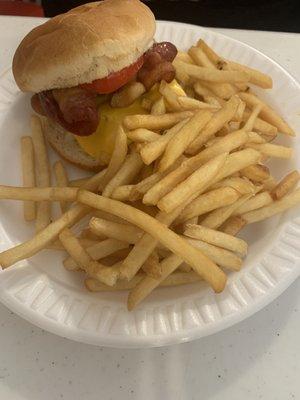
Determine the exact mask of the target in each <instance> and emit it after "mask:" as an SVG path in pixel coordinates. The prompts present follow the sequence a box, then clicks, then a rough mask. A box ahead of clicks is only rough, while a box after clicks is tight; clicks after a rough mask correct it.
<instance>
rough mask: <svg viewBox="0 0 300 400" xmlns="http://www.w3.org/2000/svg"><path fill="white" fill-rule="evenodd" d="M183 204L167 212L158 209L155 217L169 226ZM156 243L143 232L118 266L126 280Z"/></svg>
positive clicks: (138, 267)
mask: <svg viewBox="0 0 300 400" xmlns="http://www.w3.org/2000/svg"><path fill="white" fill-rule="evenodd" d="M184 206H185V205H184ZM184 206H182V207H178V209H176V210H174V211H173V212H172V213H169V214H166V213H164V212H162V211H159V212H158V214H157V215H156V217H155V218H156V220H157V221H159V222H160V223H162V224H164V225H166V226H169V225H171V224H172V222H173V221H175V219H176V218H177V217H178V216H179V214H180V213H181V211H182V210H183V209H184ZM157 245H158V240H157V239H155V238H153V237H152V236H151V235H149V234H148V233H145V234H144V235H143V236H142V237H141V239H140V240H139V241H138V242H137V243H136V244H135V246H134V247H133V249H132V250H131V252H130V253H129V255H128V256H127V257H126V258H125V260H124V261H123V266H122V267H121V268H120V273H121V276H122V277H124V278H126V279H127V280H130V279H132V277H133V276H134V275H135V274H136V273H137V272H138V271H139V269H140V268H141V267H142V265H143V264H144V263H145V262H146V260H147V258H148V257H149V256H150V255H151V254H152V252H153V251H154V249H155V248H156V246H157Z"/></svg>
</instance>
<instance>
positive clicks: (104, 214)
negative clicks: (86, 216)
mask: <svg viewBox="0 0 300 400" xmlns="http://www.w3.org/2000/svg"><path fill="white" fill-rule="evenodd" d="M91 214H92V216H93V217H96V218H100V219H105V220H106V221H111V222H115V223H117V224H123V225H128V222H127V221H125V219H122V218H119V217H117V216H116V215H113V214H111V213H108V212H105V211H102V210H92V212H91ZM98 236H100V234H99V235H98Z"/></svg>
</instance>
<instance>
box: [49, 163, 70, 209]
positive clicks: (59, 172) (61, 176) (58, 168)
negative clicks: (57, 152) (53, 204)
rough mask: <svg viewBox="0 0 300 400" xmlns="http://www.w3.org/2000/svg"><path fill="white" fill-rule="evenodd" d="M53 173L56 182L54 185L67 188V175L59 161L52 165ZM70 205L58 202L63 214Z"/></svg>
mask: <svg viewBox="0 0 300 400" xmlns="http://www.w3.org/2000/svg"><path fill="white" fill-rule="evenodd" d="M53 172H54V176H55V180H56V184H57V186H59V187H67V186H69V179H68V175H67V171H66V169H65V167H64V165H63V163H62V162H61V161H56V163H55V164H54V165H53ZM69 206H70V203H66V202H65V201H61V202H60V208H61V212H62V213H64V212H66V211H67V210H68V208H69Z"/></svg>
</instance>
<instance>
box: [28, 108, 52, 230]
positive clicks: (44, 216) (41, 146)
mask: <svg viewBox="0 0 300 400" xmlns="http://www.w3.org/2000/svg"><path fill="white" fill-rule="evenodd" d="M31 130H32V133H31V134H32V141H33V147H34V157H35V167H36V180H37V185H38V186H39V187H48V186H50V185H51V175H50V166H49V159H48V154H47V149H46V144H45V138H44V135H43V132H42V127H41V122H40V119H39V118H38V117H37V116H35V115H33V116H32V117H31ZM50 221H51V204H50V203H49V201H43V202H41V203H38V204H37V214H36V221H35V228H36V231H37V232H39V231H41V230H42V229H43V228H45V227H46V226H47V225H49V223H50Z"/></svg>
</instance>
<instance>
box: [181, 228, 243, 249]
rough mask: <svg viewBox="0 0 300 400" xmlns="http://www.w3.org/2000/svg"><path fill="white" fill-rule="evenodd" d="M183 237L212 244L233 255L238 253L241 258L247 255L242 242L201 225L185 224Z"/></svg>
mask: <svg viewBox="0 0 300 400" xmlns="http://www.w3.org/2000/svg"><path fill="white" fill-rule="evenodd" d="M184 235H185V236H189V237H191V238H194V239H200V240H202V241H203V242H206V243H209V244H213V245H215V246H218V247H221V248H223V249H227V250H230V251H233V252H235V253H240V254H241V255H242V256H245V255H246V254H247V250H248V245H247V243H246V242H245V241H244V240H242V239H238V238H236V237H234V236H231V235H227V234H226V233H224V232H220V231H216V230H214V229H210V228H207V227H205V226H202V225H194V224H187V225H186V228H185V230H184Z"/></svg>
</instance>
